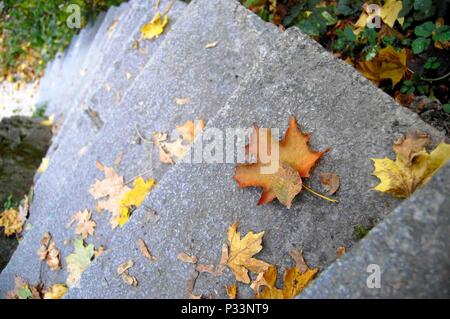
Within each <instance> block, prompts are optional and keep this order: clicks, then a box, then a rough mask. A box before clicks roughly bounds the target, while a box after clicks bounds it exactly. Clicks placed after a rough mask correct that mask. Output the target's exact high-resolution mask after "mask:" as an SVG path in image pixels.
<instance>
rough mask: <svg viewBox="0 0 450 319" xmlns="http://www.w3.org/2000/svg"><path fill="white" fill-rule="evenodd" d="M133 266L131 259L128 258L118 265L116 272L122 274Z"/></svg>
mask: <svg viewBox="0 0 450 319" xmlns="http://www.w3.org/2000/svg"><path fill="white" fill-rule="evenodd" d="M133 266H134V262H133V261H132V260H128V261H126V262H124V263H121V264H120V265H119V267H117V274H118V275H122V274H123V273H124V272H125V271H127V270H128V269H130V268H131V267H133Z"/></svg>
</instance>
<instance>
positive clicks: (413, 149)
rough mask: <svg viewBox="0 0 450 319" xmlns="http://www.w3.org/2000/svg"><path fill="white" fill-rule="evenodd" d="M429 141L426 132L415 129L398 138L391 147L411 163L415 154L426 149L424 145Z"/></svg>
mask: <svg viewBox="0 0 450 319" xmlns="http://www.w3.org/2000/svg"><path fill="white" fill-rule="evenodd" d="M430 142H431V140H430V137H429V135H428V134H426V133H423V132H420V131H417V130H416V131H412V132H409V133H408V134H407V135H406V136H405V135H403V136H402V137H401V138H399V139H398V140H397V141H396V142H395V143H394V146H393V149H394V152H395V153H396V154H397V155H398V156H399V157H400V158H401V159H402V160H403V161H405V162H406V163H409V164H411V163H412V161H413V160H414V158H415V157H416V156H418V155H420V154H421V153H422V152H424V151H426V149H425V147H426V146H427V145H428V144H430Z"/></svg>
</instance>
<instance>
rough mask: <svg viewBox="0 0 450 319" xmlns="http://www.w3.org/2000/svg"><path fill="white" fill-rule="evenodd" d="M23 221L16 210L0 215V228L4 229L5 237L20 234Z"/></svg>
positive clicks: (6, 211) (9, 210) (12, 209)
mask: <svg viewBox="0 0 450 319" xmlns="http://www.w3.org/2000/svg"><path fill="white" fill-rule="evenodd" d="M24 222H25V221H24V220H23V219H22V218H21V217H20V213H19V211H18V210H17V209H14V208H11V209H7V210H5V211H4V212H2V213H0V227H4V228H5V229H4V232H5V235H6V236H11V235H14V234H20V233H21V232H22V230H23V223H24Z"/></svg>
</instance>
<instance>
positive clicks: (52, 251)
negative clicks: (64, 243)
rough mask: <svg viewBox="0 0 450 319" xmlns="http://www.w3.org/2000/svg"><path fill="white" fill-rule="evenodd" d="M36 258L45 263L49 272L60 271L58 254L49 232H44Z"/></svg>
mask: <svg viewBox="0 0 450 319" xmlns="http://www.w3.org/2000/svg"><path fill="white" fill-rule="evenodd" d="M38 256H39V259H40V260H42V261H45V262H46V263H47V265H48V267H49V268H50V269H51V270H53V271H57V270H59V269H61V261H60V252H59V249H58V248H57V247H56V243H55V241H54V240H53V238H52V235H51V234H50V233H49V232H46V233H45V234H44V236H42V239H41V246H40V247H39V250H38Z"/></svg>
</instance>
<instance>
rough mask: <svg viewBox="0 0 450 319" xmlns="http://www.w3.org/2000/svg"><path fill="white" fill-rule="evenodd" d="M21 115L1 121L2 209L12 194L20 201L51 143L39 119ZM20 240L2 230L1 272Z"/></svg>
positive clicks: (0, 178) (0, 201) (0, 167)
mask: <svg viewBox="0 0 450 319" xmlns="http://www.w3.org/2000/svg"><path fill="white" fill-rule="evenodd" d="M41 121H42V119H31V118H28V117H22V116H13V117H11V118H4V119H2V121H1V122H0V212H1V211H3V203H5V201H6V200H7V198H8V196H10V195H12V199H13V201H14V202H19V201H20V199H22V198H23V196H24V195H25V194H27V193H28V192H29V190H30V187H31V186H32V185H33V177H34V174H35V172H36V169H37V168H38V167H39V165H40V163H41V160H42V157H44V156H45V153H46V151H47V149H48V147H49V145H50V139H51V136H52V134H51V131H50V128H49V127H47V126H43V125H42V124H41V123H40V122H41ZM17 244H18V242H17V239H16V238H15V237H9V238H7V237H5V236H4V234H3V228H1V229H0V271H1V270H2V269H3V268H4V267H5V266H6V264H7V263H8V261H9V258H10V257H11V255H12V253H13V252H14V250H15V248H16V246H17Z"/></svg>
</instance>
